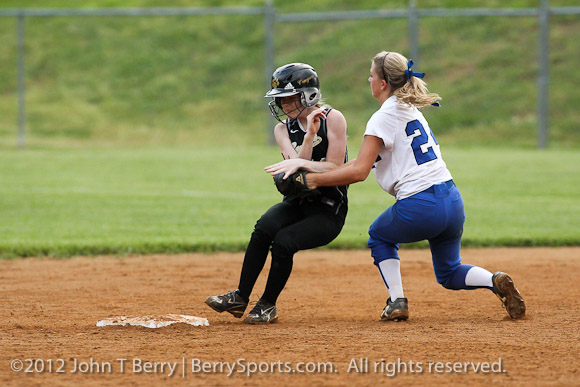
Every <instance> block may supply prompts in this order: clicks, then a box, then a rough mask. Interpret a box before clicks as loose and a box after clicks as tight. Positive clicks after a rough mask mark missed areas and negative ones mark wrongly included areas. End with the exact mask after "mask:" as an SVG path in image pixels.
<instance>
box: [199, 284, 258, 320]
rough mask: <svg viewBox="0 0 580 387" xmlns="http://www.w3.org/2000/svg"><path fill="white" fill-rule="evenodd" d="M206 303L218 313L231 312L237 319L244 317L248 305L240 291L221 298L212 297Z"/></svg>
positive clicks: (231, 292)
mask: <svg viewBox="0 0 580 387" xmlns="http://www.w3.org/2000/svg"><path fill="white" fill-rule="evenodd" d="M205 303H206V304H207V305H208V306H209V307H210V308H212V309H213V310H215V311H216V312H219V313H221V312H229V313H231V314H233V315H234V317H236V318H240V317H242V316H243V315H244V311H245V310H246V308H247V307H248V303H247V302H246V301H245V300H244V299H243V298H242V296H240V293H239V292H238V290H234V291H230V292H227V293H226V294H222V295H221V296H211V297H208V298H207V299H206V300H205Z"/></svg>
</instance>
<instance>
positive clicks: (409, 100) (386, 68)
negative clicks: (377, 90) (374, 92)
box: [373, 51, 441, 109]
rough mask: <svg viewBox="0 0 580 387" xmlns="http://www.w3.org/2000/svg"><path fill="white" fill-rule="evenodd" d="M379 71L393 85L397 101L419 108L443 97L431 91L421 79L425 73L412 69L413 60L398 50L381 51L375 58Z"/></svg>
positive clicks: (435, 102) (434, 102)
mask: <svg viewBox="0 0 580 387" xmlns="http://www.w3.org/2000/svg"><path fill="white" fill-rule="evenodd" d="M373 62H374V64H375V68H376V69H377V73H378V74H379V75H382V76H383V78H384V79H385V81H387V83H388V84H390V85H391V88H392V90H393V94H394V95H395V96H396V97H397V101H399V102H400V103H405V104H408V105H411V106H415V107H417V108H419V109H420V108H422V107H425V106H430V105H433V104H437V101H439V100H441V97H440V96H439V95H438V94H435V93H429V90H428V89H427V84H426V83H425V82H424V81H423V80H422V79H421V77H423V76H424V75H425V74H423V73H414V72H413V71H411V66H413V61H409V60H407V58H405V57H404V56H403V55H401V54H399V53H397V52H386V51H381V52H379V53H378V54H376V55H375V56H374V58H373Z"/></svg>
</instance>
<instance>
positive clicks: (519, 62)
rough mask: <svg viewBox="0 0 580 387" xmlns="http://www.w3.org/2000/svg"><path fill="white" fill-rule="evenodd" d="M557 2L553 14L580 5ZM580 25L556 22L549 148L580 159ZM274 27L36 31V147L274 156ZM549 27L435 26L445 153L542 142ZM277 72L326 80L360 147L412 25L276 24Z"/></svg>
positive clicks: (6, 65) (12, 95)
mask: <svg viewBox="0 0 580 387" xmlns="http://www.w3.org/2000/svg"><path fill="white" fill-rule="evenodd" d="M417 3H418V7H420V8H440V7H448V8H454V7H462V8H466V7H482V6H485V7H497V8H521V7H537V6H538V2H537V1H535V0H518V1H509V2H505V1H499V0H497V1H496V0H493V1H487V2H485V4H484V5H482V4H481V2H480V1H475V0H470V1H458V0H446V1H431V0H424V1H418V2H417ZM574 3H575V2H574V1H572V0H560V1H557V0H552V1H551V2H550V5H551V6H554V7H555V6H572V5H576V4H574ZM263 5H264V2H262V1H258V0H251V1H244V2H241V3H240V2H238V1H229V0H228V1H225V0H222V1H219V0H215V1H201V0H197V1H190V0H188V1H185V0H182V1H175V2H171V4H168V2H166V1H161V0H132V1H123V2H121V1H118V0H108V1H102V0H99V1H97V0H87V1H83V2H76V3H75V4H74V5H73V4H71V2H69V1H62V0H49V1H45V0H43V1H40V0H34V1H32V0H31V1H27V2H21V1H15V0H5V1H3V2H2V4H1V5H0V7H2V8H18V7H26V8H59V7H65V8H66V7H71V6H76V7H83V8H95V7H167V6H172V7H176V6H182V7H225V6H228V7H232V6H248V7H262V6H263ZM274 5H275V7H276V10H277V12H278V13H290V12H327V11H346V10H355V11H356V10H378V9H382V10H384V9H405V8H406V7H408V2H407V1H396V0H391V1H378V0H364V1H352V0H342V1H334V0H333V1H330V0H324V1H317V2H311V1H305V0H299V1H292V2H287V1H275V2H274ZM579 17H580V16H551V18H550V22H551V32H550V44H551V53H550V64H551V72H550V80H551V87H550V95H549V97H550V104H551V110H550V117H549V123H550V145H553V146H564V147H578V145H580V132H579V131H578V130H576V127H577V124H576V118H575V110H576V105H575V101H577V100H579V99H580V91H579V90H578V88H577V87H575V85H576V84H578V83H579V82H580V73H578V72H576V71H571V70H570V69H573V68H574V66H575V64H576V63H578V62H580V52H579V51H578V49H577V45H576V44H575V41H574V37H575V36H578V34H579V33H580V23H578V18H579ZM0 21H1V22H0V36H1V37H2V41H3V45H2V46H0V68H1V69H2V71H0V145H5V146H14V145H15V144H16V138H17V69H16V61H17V36H16V29H17V27H16V26H17V23H16V20H15V18H13V17H12V18H9V17H2V18H0ZM264 34H265V31H264V27H263V18H262V16H260V15H254V16H240V15H236V16H179V17H42V18H39V17H35V18H33V17H30V18H27V19H26V58H25V59H26V68H27V73H26V85H27V112H26V113H27V116H26V117H27V122H26V123H27V139H28V143H29V144H31V145H36V146H86V145H92V144H108V145H155V144H161V145H176V144H218V143H223V142H225V141H227V143H230V144H243V145H250V144H264V143H266V142H267V140H268V138H269V136H270V135H269V134H268V131H269V130H270V127H269V126H270V124H271V122H270V121H269V120H268V112H267V108H266V105H265V100H264V99H263V98H262V96H263V94H264V92H265V90H266V89H267V87H268V86H267V84H268V79H267V78H268V76H267V75H266V74H265V63H264V57H265V53H264ZM537 41H538V33H537V20H536V18H534V17H445V18H435V17H425V18H421V20H420V43H421V47H420V58H415V59H416V62H417V70H418V71H423V72H426V73H427V77H426V81H427V82H428V84H429V87H430V89H431V90H432V91H433V92H437V93H439V94H440V95H441V96H442V97H443V101H442V104H443V107H442V108H441V109H437V110H435V109H430V111H429V112H428V113H427V114H428V115H429V119H430V122H431V124H432V126H433V129H434V131H435V133H436V134H437V136H438V138H439V139H440V140H442V141H444V142H445V143H447V144H458V145H465V144H486V145H498V144H502V145H503V144H512V145H514V146H517V147H524V148H533V147H535V146H536V143H537V134H536V132H537V121H536V120H537V114H536V111H537V86H536V83H537V81H536V78H537V56H538V50H537V46H538V43H537ZM275 45H276V65H281V64H283V63H287V62H292V61H303V62H307V63H310V64H312V65H314V66H315V68H317V69H318V71H319V73H320V77H321V81H322V90H323V94H324V96H325V99H326V100H327V102H328V103H330V104H331V105H333V106H335V107H336V108H338V109H339V110H341V111H342V112H343V113H344V114H345V116H346V117H347V120H348V122H349V132H350V135H351V138H355V139H356V140H355V141H359V139H358V138H359V137H360V135H361V133H362V131H363V129H364V126H365V123H366V120H367V119H368V117H369V116H370V115H371V114H372V112H374V110H376V107H377V106H376V101H375V100H374V99H373V98H372V97H371V96H370V91H369V87H368V83H367V81H366V78H367V74H368V70H369V64H370V58H371V57H372V56H373V55H374V54H375V53H376V52H378V51H381V50H383V49H387V50H392V51H400V52H402V53H403V54H406V55H408V54H409V52H408V51H409V49H408V38H407V21H406V20H405V19H369V20H353V21H329V22H303V23H276V26H275Z"/></svg>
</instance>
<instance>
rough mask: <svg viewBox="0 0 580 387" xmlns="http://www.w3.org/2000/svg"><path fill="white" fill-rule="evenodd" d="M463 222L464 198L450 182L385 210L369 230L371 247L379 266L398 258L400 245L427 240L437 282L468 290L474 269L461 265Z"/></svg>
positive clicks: (435, 186) (433, 187)
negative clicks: (470, 274)
mask: <svg viewBox="0 0 580 387" xmlns="http://www.w3.org/2000/svg"><path fill="white" fill-rule="evenodd" d="M464 222H465V209H464V207H463V198H462V197H461V193H460V192H459V189H458V188H457V187H456V186H455V183H453V180H449V181H447V182H445V183H441V184H436V185H434V186H432V187H430V188H428V189H426V190H425V191H422V192H419V193H417V194H415V195H412V196H410V197H408V198H405V199H402V200H398V201H397V202H396V203H395V204H393V205H392V206H391V207H389V208H388V209H386V210H385V211H384V212H383V213H382V214H381V215H379V217H378V218H377V219H375V221H374V222H373V224H372V225H371V226H370V228H369V241H368V246H369V247H370V249H371V255H372V257H373V258H374V263H375V265H378V264H379V263H380V262H381V261H383V260H385V259H399V254H398V249H399V243H412V242H419V241H422V240H428V241H429V247H430V249H431V255H432V260H433V269H434V271H435V276H436V278H437V282H438V283H440V284H441V285H443V286H444V287H445V288H448V289H454V290H459V289H467V288H468V287H467V286H466V285H465V276H466V274H467V271H469V269H471V268H472V267H473V266H472V265H462V264H461V255H460V248H461V236H462V234H463V223H464Z"/></svg>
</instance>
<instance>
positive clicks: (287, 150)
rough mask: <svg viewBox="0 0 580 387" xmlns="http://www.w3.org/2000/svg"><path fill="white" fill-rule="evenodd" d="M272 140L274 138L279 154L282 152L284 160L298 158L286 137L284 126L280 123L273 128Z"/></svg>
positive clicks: (288, 138) (286, 132)
mask: <svg viewBox="0 0 580 387" xmlns="http://www.w3.org/2000/svg"><path fill="white" fill-rule="evenodd" d="M274 138H276V143H277V144H278V146H279V147H280V152H282V157H283V158H284V159H285V160H288V159H294V158H296V157H298V153H297V152H296V150H295V149H294V147H293V146H292V143H291V142H290V137H288V131H287V130H286V125H285V124H282V123H280V124H277V125H276V126H275V127H274Z"/></svg>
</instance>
